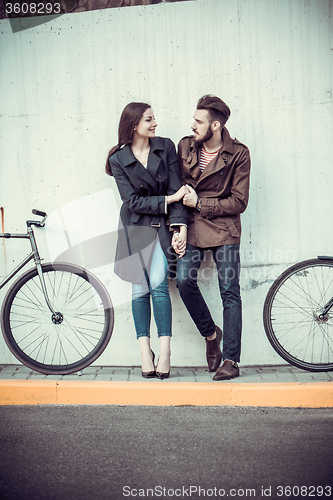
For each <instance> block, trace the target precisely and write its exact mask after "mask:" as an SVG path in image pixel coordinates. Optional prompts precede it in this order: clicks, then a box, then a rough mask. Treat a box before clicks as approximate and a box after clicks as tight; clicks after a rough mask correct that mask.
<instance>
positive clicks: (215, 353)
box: [206, 326, 222, 372]
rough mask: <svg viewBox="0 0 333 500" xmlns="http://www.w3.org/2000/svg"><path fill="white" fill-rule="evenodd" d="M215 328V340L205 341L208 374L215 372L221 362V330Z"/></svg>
mask: <svg viewBox="0 0 333 500" xmlns="http://www.w3.org/2000/svg"><path fill="white" fill-rule="evenodd" d="M215 328H216V330H215V331H216V338H215V339H214V340H207V339H206V359H207V363H208V369H209V371H210V372H216V370H217V369H218V367H219V366H220V363H221V361H222V352H221V348H220V342H221V338H222V330H221V328H219V327H218V326H216V327H215Z"/></svg>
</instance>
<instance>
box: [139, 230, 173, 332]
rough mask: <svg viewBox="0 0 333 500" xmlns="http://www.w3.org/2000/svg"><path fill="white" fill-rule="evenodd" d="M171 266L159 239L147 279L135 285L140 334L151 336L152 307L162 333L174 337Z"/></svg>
mask: <svg viewBox="0 0 333 500" xmlns="http://www.w3.org/2000/svg"><path fill="white" fill-rule="evenodd" d="M168 276H169V266H168V261H167V258H166V256H165V255H164V252H163V250H162V248H161V245H160V242H159V241H158V239H156V241H155V243H154V247H153V251H152V256H151V259H150V266H149V269H148V274H147V282H146V283H134V284H133V288H132V313H133V319H134V325H135V330H136V337H137V339H138V338H139V337H150V319H151V307H150V298H151V299H152V302H153V311H154V318H155V322H156V326H157V334H158V337H163V336H169V337H171V326H172V325H171V323H172V312H171V300H170V295H169V283H168Z"/></svg>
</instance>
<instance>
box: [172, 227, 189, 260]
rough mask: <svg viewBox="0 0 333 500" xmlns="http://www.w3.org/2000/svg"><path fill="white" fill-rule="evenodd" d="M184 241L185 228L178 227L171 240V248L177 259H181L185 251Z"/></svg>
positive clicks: (185, 237) (185, 235)
mask: <svg viewBox="0 0 333 500" xmlns="http://www.w3.org/2000/svg"><path fill="white" fill-rule="evenodd" d="M186 239H187V227H186V226H180V229H179V233H178V232H174V233H173V236H172V240H171V246H172V248H173V249H174V251H175V252H176V254H177V255H178V257H179V258H180V257H183V255H184V254H185V250H186Z"/></svg>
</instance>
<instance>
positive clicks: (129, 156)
mask: <svg viewBox="0 0 333 500" xmlns="http://www.w3.org/2000/svg"><path fill="white" fill-rule="evenodd" d="M161 150H162V151H163V150H164V147H163V144H162V142H161V141H160V139H159V138H158V137H153V138H152V139H150V151H149V155H148V164H147V168H145V167H144V166H143V165H142V164H141V163H140V162H139V160H137V158H136V157H135V156H134V154H133V152H132V150H131V148H130V146H129V145H126V146H124V147H123V149H122V150H121V151H122V160H123V164H124V167H126V168H129V169H132V171H133V172H135V173H136V174H137V175H139V176H140V177H141V178H142V179H143V180H145V181H146V182H148V183H149V184H150V185H151V186H152V188H153V190H154V189H155V188H156V186H157V185H156V182H155V178H156V175H157V171H158V169H159V167H160V165H161V163H162V160H161V158H160V157H159V156H158V151H161Z"/></svg>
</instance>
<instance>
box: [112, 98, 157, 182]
mask: <svg viewBox="0 0 333 500" xmlns="http://www.w3.org/2000/svg"><path fill="white" fill-rule="evenodd" d="M148 108H150V104H148V103H146V102H130V103H129V104H127V106H126V107H125V108H124V110H123V112H122V114H121V117H120V121H119V127H118V144H117V145H116V146H113V148H112V149H110V151H109V154H108V157H107V160H106V165H105V171H106V173H107V174H108V175H112V170H111V166H110V162H109V159H110V157H111V156H112V155H113V154H114V153H116V152H117V151H119V149H120V148H121V147H122V146H124V145H125V144H130V142H131V141H132V138H133V133H134V128H135V127H136V126H137V124H138V123H139V121H140V120H141V118H142V115H143V113H144V112H145V111H146V109H148Z"/></svg>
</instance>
